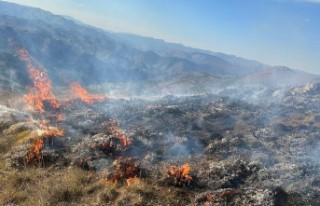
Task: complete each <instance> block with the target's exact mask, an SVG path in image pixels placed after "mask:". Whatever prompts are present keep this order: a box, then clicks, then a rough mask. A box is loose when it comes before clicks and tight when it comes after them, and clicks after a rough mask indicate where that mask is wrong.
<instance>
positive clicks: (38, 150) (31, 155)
mask: <svg viewBox="0 0 320 206" xmlns="http://www.w3.org/2000/svg"><path fill="white" fill-rule="evenodd" d="M42 149H43V138H42V137H39V138H37V139H36V140H35V141H34V143H33V145H32V146H31V148H30V149H29V151H28V153H27V163H28V164H30V163H34V162H35V161H39V162H40V161H41V159H42V155H41V154H42Z"/></svg>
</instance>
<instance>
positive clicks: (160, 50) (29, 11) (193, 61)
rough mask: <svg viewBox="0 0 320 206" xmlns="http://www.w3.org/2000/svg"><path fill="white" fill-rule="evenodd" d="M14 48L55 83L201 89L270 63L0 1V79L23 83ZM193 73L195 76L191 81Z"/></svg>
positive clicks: (254, 74) (247, 77) (244, 78)
mask: <svg viewBox="0 0 320 206" xmlns="http://www.w3.org/2000/svg"><path fill="white" fill-rule="evenodd" d="M16 48H26V49H27V50H28V51H29V53H30V54H31V56H32V58H33V59H34V60H35V61H37V62H39V63H41V64H43V65H44V67H46V68H47V69H48V72H49V75H50V77H51V78H52V80H53V81H54V82H55V84H62V85H64V84H68V82H70V81H79V82H81V83H85V84H93V83H100V82H119V81H120V82H124V81H132V82H139V83H140V82H141V81H143V82H149V83H151V84H152V83H154V82H160V81H161V82H163V83H162V84H161V85H163V84H164V83H166V82H167V83H168V84H170V87H171V88H174V86H173V84H178V85H179V86H178V87H179V88H183V86H184V83H185V84H186V85H189V86H190V82H193V84H194V86H190V88H196V89H198V88H199V86H197V84H199V82H201V81H202V80H203V81H204V82H206V84H207V85H204V84H202V86H200V87H202V88H208V85H209V86H212V85H218V84H220V83H221V82H224V81H225V80H228V78H231V79H232V80H234V79H237V78H240V80H239V81H238V82H241V81H242V82H245V83H255V81H257V82H261V81H258V80H257V79H259V78H257V77H260V76H261V77H262V76H263V75H260V76H259V72H262V73H263V71H264V70H265V69H266V68H268V67H270V66H266V65H264V64H261V63H259V62H256V61H252V60H246V59H243V58H240V57H236V56H232V55H227V54H223V53H215V52H210V51H204V50H201V49H194V48H189V47H185V46H183V45H180V44H174V43H167V42H165V41H163V40H158V39H153V38H149V37H142V36H137V35H131V34H119V33H113V32H109V31H104V30H102V29H98V28H95V27H92V26H89V25H85V24H83V23H81V22H79V21H77V20H73V19H72V18H69V17H63V16H59V15H54V14H52V13H50V12H47V11H44V10H41V9H36V8H31V7H26V6H21V5H17V4H13V3H7V2H3V1H0V71H1V79H2V80H1V81H2V82H3V84H5V82H15V83H18V84H17V85H21V87H22V88H23V86H24V85H26V84H28V82H29V78H28V77H27V74H26V71H25V67H24V64H23V62H21V61H20V60H19V59H18V58H17V55H16V51H15V49H16ZM293 73H294V74H292V75H291V76H292V78H291V77H290V75H289V76H287V75H283V78H287V77H288V78H289V77H290V78H291V79H290V78H289V79H288V81H286V82H288V83H290V82H291V83H296V82H295V81H293V80H294V79H295V80H297V81H298V79H297V78H296V77H295V78H293V76H294V75H296V76H299V75H300V74H301V73H299V72H295V71H293ZM257 75H258V76H257ZM250 76H251V77H250ZM311 76H312V75H311ZM195 78H197V80H196V81H190V80H191V79H192V80H194V79H195ZM310 78H311V77H310ZM263 81H267V80H263ZM272 81H275V82H276V81H277V79H276V78H272ZM280 81H282V82H283V81H284V80H283V79H280ZM227 83H228V81H227ZM149 85H150V84H149ZM275 85H278V82H276V83H275ZM280 85H281V84H280Z"/></svg>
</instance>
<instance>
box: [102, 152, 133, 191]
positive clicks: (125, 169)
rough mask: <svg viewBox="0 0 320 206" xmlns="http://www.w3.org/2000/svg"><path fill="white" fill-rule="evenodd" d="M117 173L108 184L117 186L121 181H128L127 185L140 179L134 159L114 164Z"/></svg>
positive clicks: (110, 177)
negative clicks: (111, 183)
mask: <svg viewBox="0 0 320 206" xmlns="http://www.w3.org/2000/svg"><path fill="white" fill-rule="evenodd" d="M113 166H114V169H115V172H114V173H112V174H110V176H109V178H108V180H107V182H113V183H114V184H117V183H118V181H119V180H126V183H127V185H128V184H130V183H131V184H132V183H133V182H134V181H136V180H137V179H138V177H137V174H138V165H137V164H136V163H135V162H134V160H133V159H131V158H128V159H125V158H120V159H118V160H116V161H115V163H114V165H113Z"/></svg>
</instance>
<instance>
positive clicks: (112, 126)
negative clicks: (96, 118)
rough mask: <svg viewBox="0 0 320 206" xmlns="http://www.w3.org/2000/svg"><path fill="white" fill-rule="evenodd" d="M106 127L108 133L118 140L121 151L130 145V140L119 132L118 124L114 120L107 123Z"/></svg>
mask: <svg viewBox="0 0 320 206" xmlns="http://www.w3.org/2000/svg"><path fill="white" fill-rule="evenodd" d="M108 125H109V131H108V132H109V133H110V134H112V135H114V136H115V137H116V138H118V139H119V140H120V144H121V147H122V149H126V148H128V146H129V145H130V144H131V143H132V140H131V139H130V138H129V137H128V136H127V135H125V134H124V133H123V132H122V131H121V129H120V127H119V122H118V121H116V120H111V121H109V122H108Z"/></svg>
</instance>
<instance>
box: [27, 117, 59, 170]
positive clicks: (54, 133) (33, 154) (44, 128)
mask: <svg viewBox="0 0 320 206" xmlns="http://www.w3.org/2000/svg"><path fill="white" fill-rule="evenodd" d="M39 126H40V129H38V130H37V138H36V140H35V141H34V142H33V144H32V146H31V148H30V149H29V151H28V153H27V163H28V164H32V163H36V161H38V162H40V161H41V159H42V149H43V145H44V138H49V137H61V136H63V135H64V130H62V129H60V128H57V127H52V126H49V125H48V124H47V123H46V122H45V121H44V120H43V121H40V123H39Z"/></svg>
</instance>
